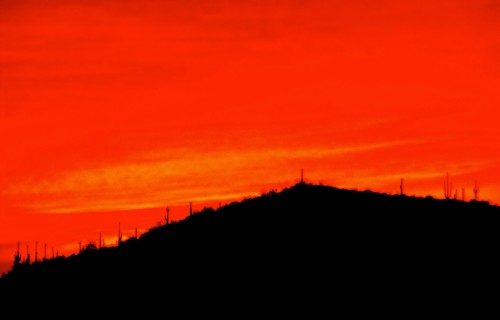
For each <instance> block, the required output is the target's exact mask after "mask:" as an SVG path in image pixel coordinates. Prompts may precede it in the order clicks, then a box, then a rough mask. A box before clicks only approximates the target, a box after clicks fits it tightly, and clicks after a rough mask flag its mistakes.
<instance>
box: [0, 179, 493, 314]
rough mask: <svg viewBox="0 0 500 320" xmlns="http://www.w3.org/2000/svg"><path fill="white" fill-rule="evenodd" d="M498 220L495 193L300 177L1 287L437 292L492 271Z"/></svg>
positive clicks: (25, 293)
mask: <svg viewBox="0 0 500 320" xmlns="http://www.w3.org/2000/svg"><path fill="white" fill-rule="evenodd" d="M499 222H500V207H498V206H494V205H490V204H489V203H488V202H479V201H470V202H463V201H458V200H441V199H434V198H432V197H426V198H420V197H411V196H404V195H403V196H400V195H388V194H381V193H376V192H371V191H355V190H345V189H338V188H335V187H332V186H323V185H312V184H305V183H299V184H297V185H295V186H293V187H290V188H285V189H283V190H282V191H280V192H277V191H271V192H269V193H266V194H263V195H261V196H259V197H256V198H251V199H245V200H243V201H240V202H234V203H231V204H228V205H226V206H223V207H221V208H218V209H217V210H215V209H212V208H206V209H204V210H202V211H200V212H196V213H194V214H193V215H192V216H189V217H187V218H185V219H184V220H181V221H178V222H175V223H171V224H168V225H162V226H156V227H153V228H151V229H150V230H149V231H148V232H146V233H144V234H143V235H141V236H140V237H139V238H138V239H135V238H132V239H128V240H127V241H124V242H122V243H121V244H120V245H119V246H116V247H106V248H101V249H96V248H94V247H88V248H85V249H84V250H83V251H81V252H80V253H79V254H77V255H71V256H69V257H60V258H55V259H49V260H46V261H43V262H36V263H31V264H30V265H19V266H18V267H16V268H14V269H13V270H12V271H10V272H9V273H7V274H5V275H4V276H2V277H1V278H0V294H1V296H2V299H5V297H11V298H12V297H17V298H20V299H21V297H22V299H23V300H27V299H30V298H36V297H40V296H43V295H46V294H47V292H51V297H53V296H52V295H53V294H58V295H60V296H72V295H74V294H78V293H81V292H91V293H93V295H94V294H96V293H101V294H104V293H106V295H108V296H109V295H115V296H117V295H118V296H121V297H127V298H129V299H130V301H135V303H138V301H139V300H140V299H149V298H151V297H155V298H158V297H161V299H164V301H170V302H172V303H173V301H178V300H179V299H187V300H190V301H194V300H196V299H198V300H203V299H212V300H211V301H213V299H215V298H214V295H217V297H218V298H217V299H219V300H217V299H215V300H217V301H218V303H228V301H229V299H231V298H233V299H237V300H238V299H240V302H241V301H242V300H243V301H246V303H247V307H248V306H251V305H253V302H252V301H254V300H252V299H251V298H249V295H250V293H251V292H257V293H256V294H257V296H253V298H254V299H255V298H256V297H258V298H259V299H263V297H267V298H266V299H267V300H266V301H268V302H269V301H274V299H275V298H276V297H281V298H283V297H288V299H289V300H286V301H288V302H289V303H292V301H295V302H296V303H299V301H302V302H303V301H304V300H306V299H307V298H308V297H309V298H311V297H315V298H314V299H313V300H316V301H317V303H318V304H321V301H323V300H322V299H334V300H328V301H330V302H332V303H333V301H336V302H339V301H342V299H347V300H349V297H354V296H356V297H359V295H360V294H361V295H369V296H373V297H375V296H379V297H380V295H384V292H385V294H386V293H387V292H391V295H390V297H391V299H393V300H394V299H396V298H397V297H398V296H399V298H398V299H402V297H404V296H405V295H407V294H408V293H409V292H410V291H411V292H413V293H415V292H417V291H418V290H419V289H425V290H426V294H427V295H438V294H437V293H436V292H442V291H440V290H446V292H453V291H454V290H458V291H460V290H461V289H460V288H464V286H470V285H473V283H472V282H470V281H472V280H471V279H472V278H471V277H468V276H467V275H470V273H471V272H472V273H473V274H474V279H475V280H474V281H478V280H479V279H481V277H483V276H484V277H486V275H489V274H490V273H488V272H489V271H492V270H496V267H498V262H496V256H495V255H496V254H497V251H498V248H499V246H498V245H499V244H500V237H499V233H498V231H497V229H498V226H499ZM478 270H481V272H478ZM495 272H496V271H495ZM430 287H432V288H433V289H432V290H431V292H429V290H428V289H429V288H430ZM436 290H437V291H436ZM324 291H326V292H327V293H326V294H321V295H319V294H318V292H324ZM158 292H160V293H158ZM221 292H222V294H221ZM333 293H335V294H339V293H341V298H340V297H339V296H337V295H335V296H336V297H335V298H334V297H333ZM237 297H239V298H237ZM387 297H389V296H387ZM175 299H177V300H175ZM221 299H224V300H222V301H221ZM393 300H391V301H393ZM4 301H5V300H4ZM259 301H260V300H259ZM394 301H395V300H394ZM323 302H325V301H323ZM259 303H260V304H261V303H262V301H261V302H259ZM255 304H258V303H257V302H255ZM254 307H258V306H257V305H254ZM288 308H290V305H288Z"/></svg>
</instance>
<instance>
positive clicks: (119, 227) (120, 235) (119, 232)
mask: <svg viewBox="0 0 500 320" xmlns="http://www.w3.org/2000/svg"><path fill="white" fill-rule="evenodd" d="M120 243H122V231H121V224H120V223H118V245H120Z"/></svg>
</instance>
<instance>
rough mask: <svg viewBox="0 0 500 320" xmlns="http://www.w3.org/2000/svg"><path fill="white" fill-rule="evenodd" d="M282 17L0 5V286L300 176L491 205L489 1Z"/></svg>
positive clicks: (190, 9)
mask: <svg viewBox="0 0 500 320" xmlns="http://www.w3.org/2000/svg"><path fill="white" fill-rule="evenodd" d="M284 3H285V2H283V1H272V0H271V1H269V0H267V1H238V0H234V1H233V0H232V1H229V0H212V1H208V0H207V1H205V0H199V1H186V0H182V1H181V0H170V1H160V0H140V1H139V0H128V1H119V0H108V1H89V0H75V1H63V0H47V1H35V0H27V1H25V0H19V1H12V0H0V142H1V151H0V152H1V154H0V170H1V175H0V272H4V271H6V270H8V269H9V268H10V267H11V265H12V261H13V255H14V252H15V247H16V243H17V241H18V240H19V241H20V242H21V245H22V253H24V254H25V252H26V245H29V246H30V251H31V255H32V257H34V246H35V242H36V241H38V242H39V252H43V245H41V244H42V243H47V246H48V248H52V247H56V248H58V250H60V252H61V253H64V254H70V253H71V252H74V251H75V250H76V249H77V247H78V241H82V242H83V243H88V241H96V240H97V239H98V236H99V232H101V233H102V234H103V235H104V237H105V238H106V239H107V243H109V244H111V243H113V242H114V241H116V234H117V228H118V223H119V222H120V223H121V225H122V226H123V229H124V233H125V234H132V233H133V230H134V229H135V227H137V228H138V229H139V232H144V231H145V230H147V229H148V228H149V227H152V226H154V225H155V224H156V223H158V221H161V219H162V217H163V214H164V207H165V206H166V205H169V206H171V207H172V214H173V215H174V217H176V218H177V219H180V218H182V217H183V216H184V215H185V214H187V212H188V209H187V204H188V203H189V202H190V201H193V202H194V203H195V205H196V206H197V207H201V206H203V205H208V204H216V203H218V202H219V201H222V202H225V201H231V200H235V199H236V200H239V199H241V198H242V197H246V196H252V195H258V194H259V193H261V192H265V191H268V190H270V189H272V188H281V187H284V186H289V185H291V184H293V183H295V182H297V179H298V178H299V174H300V169H301V168H304V169H305V173H306V178H307V180H308V181H310V182H315V183H319V182H322V183H326V184H330V185H335V186H339V187H345V188H356V189H370V190H374V191H380V192H389V193H396V192H398V191H399V179H400V178H401V177H403V178H404V179H405V187H406V192H407V193H408V194H412V195H419V196H425V195H432V196H435V197H443V191H442V189H443V187H442V185H443V177H444V175H445V174H446V172H449V173H450V174H451V177H452V181H453V185H454V186H455V187H456V188H458V189H459V190H461V189H462V188H465V190H466V197H467V198H468V199H470V197H472V188H473V186H474V181H475V180H477V181H478V183H479V185H480V188H481V191H480V193H479V196H480V198H481V199H483V200H488V201H490V202H492V203H494V204H500V161H499V159H500V142H499V141H500V139H499V137H500V126H498V120H499V116H500V111H499V110H500V109H499V106H500V103H499V102H500V95H499V94H498V93H499V92H500V91H499V87H500V63H499V61H500V38H499V37H498V34H500V4H499V2H498V1H493V0H490V1H486V0H470V1H465V0H463V1H460V0H443V1H431V0H423V1H404V0H398V1H396V0H394V1H389V0H386V1H368V0H366V1H359V0H350V1H347V0H346V1H335V0H331V1H314V0H311V1H286V4H284ZM460 194H461V191H460ZM42 254H43V253H42ZM39 256H41V254H39Z"/></svg>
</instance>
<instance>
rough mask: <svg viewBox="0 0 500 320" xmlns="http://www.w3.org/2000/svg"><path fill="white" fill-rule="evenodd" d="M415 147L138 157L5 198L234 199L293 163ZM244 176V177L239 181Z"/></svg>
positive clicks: (93, 202)
mask: <svg viewBox="0 0 500 320" xmlns="http://www.w3.org/2000/svg"><path fill="white" fill-rule="evenodd" d="M415 143H418V141H390V142H379V143H371V144H362V145H349V146H331V147H314V148H307V147H305V148H299V149H294V148H278V149H273V148H269V149H243V150H241V149H240V150H227V149H226V150H218V151H214V152H208V151H204V152H196V151H194V150H182V149H180V150H175V151H166V152H165V151H158V152H152V153H150V154H148V155H139V156H138V157H137V159H133V160H130V161H129V162H126V163H118V164H102V165H101V166H99V167H92V168H87V169H82V170H77V171H67V172H63V173H59V174H57V175H56V176H52V177H39V178H33V179H32V180H29V181H24V182H22V183H19V184H15V185H12V186H10V188H8V189H7V191H6V192H5V194H6V195H7V196H10V197H15V198H29V199H30V202H28V203H24V206H26V207H29V208H31V209H34V210H38V211H44V212H53V213H64V212H73V211H99V210H119V209H137V208H145V207H154V206H161V205H163V204H165V202H168V203H171V204H180V203H185V202H186V201H198V202H201V201H209V200H215V199H230V198H238V197H242V196H245V195H248V194H249V192H250V193H252V192H253V193H255V192H256V190H255V188H256V186H258V185H259V183H260V184H262V183H263V182H265V181H266V180H267V177H268V176H269V174H270V173H273V175H272V176H273V179H279V177H283V178H285V177H286V176H289V175H290V173H287V171H288V170H291V169H290V163H291V162H294V161H310V160H315V159H316V160H318V159H331V158H335V157H340V156H345V155H348V154H362V153H366V152H370V151H373V150H381V149H386V148H394V147H398V146H401V145H409V144H415ZM360 156H362V155H360ZM242 175H244V176H245V178H244V179H238V177H241V176H242ZM268 182H271V181H268ZM273 182H274V181H273ZM252 189H253V191H252Z"/></svg>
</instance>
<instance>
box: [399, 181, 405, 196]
mask: <svg viewBox="0 0 500 320" xmlns="http://www.w3.org/2000/svg"><path fill="white" fill-rule="evenodd" d="M403 194H404V193H403V178H401V182H400V184H399V195H401V196H402V195H403Z"/></svg>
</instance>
